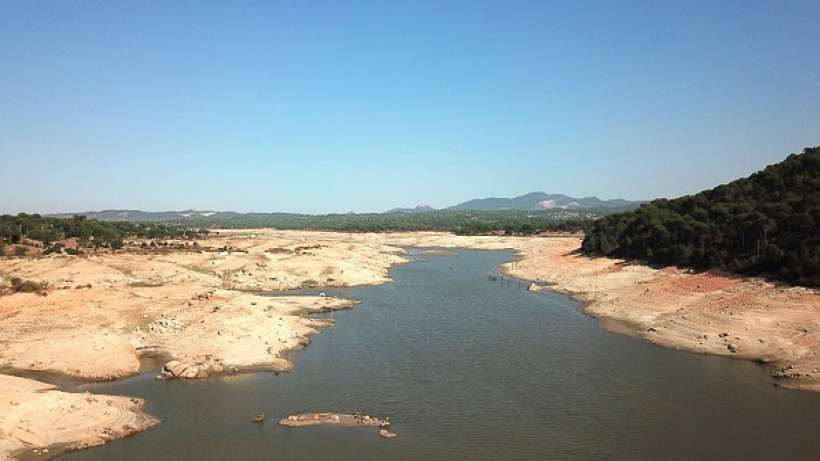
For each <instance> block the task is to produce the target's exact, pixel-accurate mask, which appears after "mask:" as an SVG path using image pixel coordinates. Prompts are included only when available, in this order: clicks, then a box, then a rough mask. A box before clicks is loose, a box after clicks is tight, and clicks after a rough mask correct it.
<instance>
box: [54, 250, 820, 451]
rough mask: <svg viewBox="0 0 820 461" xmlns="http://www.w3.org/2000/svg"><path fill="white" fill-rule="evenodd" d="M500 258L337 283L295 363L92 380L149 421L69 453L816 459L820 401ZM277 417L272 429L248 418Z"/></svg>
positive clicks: (451, 261) (270, 420) (492, 255)
mask: <svg viewBox="0 0 820 461" xmlns="http://www.w3.org/2000/svg"><path fill="white" fill-rule="evenodd" d="M510 257H511V254H510V253H509V252H505V251H470V250H457V251H454V252H453V254H452V255H444V256H420V257H418V260H417V261H414V262H412V263H409V264H405V265H402V266H398V267H395V268H393V269H391V276H392V277H393V279H394V282H393V283H389V284H386V285H381V286H374V287H357V288H350V289H343V290H335V291H332V294H335V295H338V296H342V297H346V298H352V299H357V300H360V301H361V304H358V305H356V306H355V307H354V308H353V309H351V310H348V311H340V312H335V313H332V314H326V315H327V316H330V317H332V318H333V319H334V320H335V321H336V326H335V327H333V328H330V329H327V330H324V331H323V332H322V333H320V334H319V335H316V336H314V337H313V341H312V343H311V344H310V345H309V346H308V347H307V348H305V349H304V350H301V351H298V352H297V353H296V354H295V356H294V359H295V366H294V368H293V370H292V371H291V372H289V373H284V374H279V375H275V374H273V373H248V374H241V375H238V376H231V377H223V378H212V379H206V380H196V381H156V380H155V379H154V376H153V375H141V376H138V377H135V378H132V379H128V380H124V381H119V382H114V383H105V384H95V385H91V386H86V387H87V388H88V389H89V390H92V391H94V392H101V393H103V392H104V393H113V394H122V395H129V396H138V397H142V398H144V399H146V401H147V404H146V410H147V411H148V412H150V413H152V414H154V415H157V416H158V417H160V418H161V419H162V423H161V424H160V425H158V426H156V427H154V428H152V429H149V430H148V431H146V432H144V433H141V434H138V435H136V436H134V437H130V438H127V439H123V440H118V441H115V442H112V443H109V444H107V445H105V446H102V447H98V448H94V449H90V450H84V451H80V452H74V453H69V454H66V455H64V456H63V457H61V458H60V459H61V460H84V461H89V460H113V459H117V460H151V461H163V460H180V459H191V460H225V459H234V460H245V459H275V460H316V459H330V458H332V459H335V460H371V459H380V460H387V461H392V460H448V461H452V460H548V459H556V460H597V459H600V460H604V459H629V460H641V459H646V460H650V459H652V460H654V459H665V460H690V459H721V460H726V459H744V460H755V459H767V460H770V459H783V458H790V459H820V437H819V436H818V434H817V428H820V395H818V394H815V393H808V392H798V391H793V390H787V389H783V388H778V387H775V386H772V384H771V380H769V379H768V377H767V373H766V370H765V369H764V368H762V367H760V366H759V365H756V364H754V363H751V362H745V361H739V360H730V359H726V358H720V357H712V356H701V355H696V354H689V353H683V352H677V351H671V350H665V349H662V348H659V347H656V346H653V345H651V344H647V343H645V342H642V341H640V340H637V339H634V338H631V337H627V336H622V335H618V334H614V333H610V332H607V331H604V330H602V329H601V328H600V327H599V326H598V324H597V321H596V320H594V319H592V318H589V317H586V316H585V315H583V314H582V313H580V311H579V303H578V302H576V301H574V300H573V299H571V298H569V297H567V296H564V295H562V294H557V293H538V294H535V293H530V292H528V291H526V290H525V289H522V288H520V287H519V284H517V283H509V284H508V283H500V282H498V281H491V280H489V279H488V277H487V274H488V273H490V272H493V271H494V270H495V269H496V268H497V266H498V265H499V264H500V263H502V262H505V261H508V260H509V259H510ZM308 411H335V412H366V413H368V414H371V415H375V416H388V417H390V419H391V421H392V422H393V425H392V430H393V431H395V432H397V433H398V434H399V437H398V438H396V439H392V440H384V439H381V438H379V437H378V436H377V435H376V431H375V430H372V429H362V428H334V427H311V428H298V429H295V428H283V427H279V426H278V425H276V420H277V419H278V418H281V417H284V416H286V415H288V414H290V413H297V412H308ZM258 413H264V414H265V415H267V421H266V422H265V423H264V424H261V425H259V424H254V423H252V422H251V419H252V418H253V416H254V415H256V414H258Z"/></svg>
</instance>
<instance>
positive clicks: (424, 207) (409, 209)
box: [386, 205, 436, 213]
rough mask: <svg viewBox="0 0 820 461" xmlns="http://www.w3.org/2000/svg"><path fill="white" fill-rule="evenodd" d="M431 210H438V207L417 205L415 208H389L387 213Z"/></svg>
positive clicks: (425, 211)
mask: <svg viewBox="0 0 820 461" xmlns="http://www.w3.org/2000/svg"><path fill="white" fill-rule="evenodd" d="M431 211H436V209H435V208H433V207H431V206H429V205H416V206H415V207H413V208H393V209H390V210H387V211H386V213H429V212H431Z"/></svg>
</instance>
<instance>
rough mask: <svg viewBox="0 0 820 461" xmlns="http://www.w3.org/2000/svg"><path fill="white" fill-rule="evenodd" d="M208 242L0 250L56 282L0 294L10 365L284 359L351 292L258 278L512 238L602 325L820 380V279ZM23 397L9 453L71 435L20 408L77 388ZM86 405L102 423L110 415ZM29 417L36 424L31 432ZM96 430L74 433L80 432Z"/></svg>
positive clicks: (4, 363) (379, 270)
mask: <svg viewBox="0 0 820 461" xmlns="http://www.w3.org/2000/svg"><path fill="white" fill-rule="evenodd" d="M199 243H200V247H201V248H203V250H202V251H175V252H168V253H164V254H128V253H116V254H112V255H101V256H93V257H89V258H78V257H68V256H53V257H47V258H40V259H3V260H0V274H1V275H2V277H4V278H10V277H12V276H13V277H20V278H23V279H26V280H36V281H44V282H48V284H49V289H48V291H47V296H41V295H38V294H35V293H17V294H13V295H7V296H3V297H0V370H3V371H0V372H5V373H7V374H20V373H25V375H26V376H29V377H31V376H38V378H39V377H40V376H42V378H41V379H46V377H47V376H48V375H49V374H55V373H56V374H59V375H64V376H67V377H69V378H72V379H81V380H93V381H99V380H110V379H119V378H123V377H126V376H131V375H134V374H136V373H138V372H140V369H141V366H142V365H141V362H145V359H147V358H156V357H161V358H162V359H163V360H162V361H161V363H159V365H158V366H155V368H152V369H150V370H149V371H153V372H156V373H160V372H161V371H162V370H161V369H162V368H166V370H167V373H164V374H165V375H166V376H170V377H177V378H203V377H207V376H211V375H214V374H222V373H232V372H239V371H243V370H259V369H262V370H272V371H282V370H287V369H288V368H289V367H290V366H291V364H290V362H289V361H288V359H287V357H288V354H287V352H288V351H289V350H291V349H294V348H299V347H301V346H303V345H305V344H307V342H308V341H309V337H310V336H311V335H312V334H315V333H316V332H318V331H319V330H320V329H321V328H324V327H326V326H329V324H328V323H327V322H324V321H320V320H317V319H311V318H309V317H306V316H305V315H304V314H305V313H309V312H316V311H323V310H332V309H340V308H346V307H349V306H350V305H351V304H352V302H351V301H349V300H342V299H337V298H332V297H328V296H320V295H319V296H316V295H296V294H292V295H291V294H288V295H286V296H276V297H271V296H265V295H264V293H260V291H261V292H266V291H271V290H285V289H297V288H304V287H330V286H336V287H341V286H356V285H368V284H381V283H386V282H388V281H390V279H389V275H388V269H389V268H390V267H391V266H392V265H395V264H401V263H403V262H405V258H404V252H403V250H402V249H401V248H402V247H411V246H418V247H442V248H454V247H464V248H473V249H487V250H497V249H512V250H515V251H516V252H517V255H518V256H517V257H516V258H515V260H514V261H512V262H510V263H507V264H506V265H504V270H505V271H506V272H508V273H509V274H511V275H513V276H516V277H521V278H524V279H528V280H536V281H540V282H543V283H545V284H551V285H552V286H553V287H554V288H555V289H556V290H559V291H564V292H567V293H569V294H572V295H574V296H576V297H578V298H580V299H582V300H584V301H586V302H587V306H586V309H585V310H586V312H587V313H588V314H590V315H593V316H595V317H598V318H599V319H601V320H602V321H603V324H604V325H605V326H606V325H607V321H610V320H613V321H617V322H618V323H619V325H622V326H626V327H627V328H628V330H629V332H630V333H632V334H634V335H636V336H639V337H641V338H644V339H646V340H648V341H651V342H653V343H656V344H659V345H662V346H665V347H671V348H676V349H685V350H690V351H693V352H699V353H710V354H718V355H724V356H731V357H739V358H746V359H752V360H762V361H768V362H776V363H777V368H776V370H777V371H778V373H779V374H780V375H781V376H782V377H783V378H784V379H782V380H780V381H779V382H783V383H785V384H787V385H790V386H793V387H800V388H805V389H810V390H820V386H818V379H820V373H818V371H817V368H818V366H819V365H820V363H818V359H817V345H818V344H820V337H818V332H820V297H819V296H818V293H817V292H815V291H811V290H805V289H802V288H782V287H776V286H774V285H771V284H767V283H764V282H761V281H757V280H747V279H736V278H727V277H721V276H715V275H710V274H686V273H683V272H681V271H677V270H674V269H666V270H660V271H659V270H654V269H651V268H648V267H645V266H640V265H629V264H625V263H623V262H622V261H617V260H611V259H590V258H585V257H582V256H578V255H577V254H575V253H574V250H575V249H577V247H578V246H579V244H580V239H579V238H577V237H548V238H543V237H530V238H523V237H520V238H519V237H516V238H513V237H489V236H487V237H484V236H481V237H464V236H454V235H451V234H441V233H390V234H343V233H321V232H295V231H273V230H253V231H220V233H219V235H215V236H213V237H211V238H209V239H207V240H201V241H200V242H199ZM163 364H165V367H163V366H162V365H163ZM0 376H2V375H0ZM32 382H33V383H37V382H36V381H32ZM9 383H10V384H8V385H9V386H11V387H16V386H20V387H21V389H24V388H25V387H26V386H29V385H32V384H30V383H29V384H25V385H24V383H23V382H21V381H9ZM37 384H38V385H45V384H43V383H37ZM9 392H11V391H9ZM54 392H58V391H56V390H55V391H54ZM63 394H68V395H72V396H74V395H80V394H70V393H63ZM21 395H28V394H21ZM94 398H103V396H94ZM21 400H23V399H21ZM25 400H26V405H24V406H22V407H21V408H20V409H18V411H19V412H21V413H19V417H18V418H17V419H15V420H14V421H16V422H12V420H7V421H6V422H5V423H4V424H3V425H0V459H2V457H3V456H10V455H11V453H16V451H12V450H11V449H10V448H8V447H9V446H11V444H14V446H20V444H22V446H24V447H26V448H27V449H29V450H33V449H42V448H44V447H48V446H51V445H54V444H56V443H58V442H59V443H63V439H55V438H54V436H53V435H52V433H51V432H49V431H48V430H47V429H46V428H41V427H39V426H31V425H29V426H26V425H25V424H24V423H23V421H24V420H27V421H34V420H45V418H47V416H48V415H49V414H52V413H54V412H55V411H63V410H64V409H65V408H67V407H68V408H70V406H71V405H72V403H71V402H70V401H69V399H63V400H56V399H55V400H37V399H29V398H26V399H25ZM106 400H107V399H106ZM135 414H136V413H135ZM86 417H87V419H88V424H89V425H93V426H94V427H97V425H98V424H104V421H102V420H101V421H96V419H97V416H95V415H94V414H88V415H86ZM78 427H79V426H78ZM82 427H86V426H82ZM23 429H25V430H26V431H28V432H30V433H31V434H34V435H35V436H36V437H29V438H26V439H20V438H19V437H18V434H19V433H20V432H19V431H21V430H23ZM95 434H96V432H94V431H91V430H90V429H89V430H86V432H85V433H84V434H79V433H75V434H73V437H74V439H73V440H66V441H65V442H66V443H71V444H75V445H81V443H82V441H83V440H84V439H85V438H87V437H92V436H94V435H95ZM115 435H116V436H120V435H126V434H125V433H121V434H120V433H117V434H115ZM105 440H108V439H105ZM105 440H103V442H104V441H105ZM15 450H16V449H15Z"/></svg>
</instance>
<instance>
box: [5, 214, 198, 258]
mask: <svg viewBox="0 0 820 461" xmlns="http://www.w3.org/2000/svg"><path fill="white" fill-rule="evenodd" d="M198 234H199V231H195V230H192V229H190V228H189V227H183V226H179V225H174V224H158V223H151V224H139V223H132V222H109V221H97V220H95V219H86V218H85V217H84V216H75V217H72V218H48V217H43V216H40V215H38V214H25V213H20V214H18V215H17V216H10V215H2V216H0V249H2V247H4V246H5V245H8V244H16V243H20V242H21V241H22V240H23V239H29V240H36V241H39V242H43V243H44V244H45V245H48V244H49V243H51V242H54V241H57V240H63V239H68V238H77V239H79V240H80V242H81V243H82V244H83V245H84V246H89V245H93V246H105V247H113V248H118V247H121V246H122V239H124V238H126V237H143V238H171V237H195V236H197V235H198Z"/></svg>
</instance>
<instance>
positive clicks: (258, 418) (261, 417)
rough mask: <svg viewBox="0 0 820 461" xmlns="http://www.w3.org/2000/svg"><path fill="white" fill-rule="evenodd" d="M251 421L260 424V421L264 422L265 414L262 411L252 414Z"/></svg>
mask: <svg viewBox="0 0 820 461" xmlns="http://www.w3.org/2000/svg"><path fill="white" fill-rule="evenodd" d="M251 421H253V422H255V423H257V424H262V423H264V422H265V414H264V413H260V414H258V415H256V416H254V417H253V419H252V420H251Z"/></svg>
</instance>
